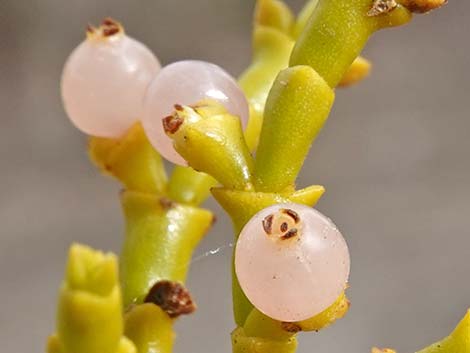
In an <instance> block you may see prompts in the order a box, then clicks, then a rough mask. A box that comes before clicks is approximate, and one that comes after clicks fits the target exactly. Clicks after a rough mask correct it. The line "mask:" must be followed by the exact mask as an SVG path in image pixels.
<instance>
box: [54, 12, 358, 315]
mask: <svg viewBox="0 0 470 353" xmlns="http://www.w3.org/2000/svg"><path fill="white" fill-rule="evenodd" d="M62 97H63V102H64V106H65V109H66V111H67V114H68V116H69V117H70V119H71V120H72V122H73V123H74V124H75V125H76V126H77V127H78V128H79V129H80V130H82V131H83V132H85V133H87V134H89V135H92V136H98V137H106V138H120V137H122V136H123V135H124V134H125V133H126V132H127V131H128V130H129V129H130V127H131V126H132V125H134V124H135V123H137V122H139V119H141V120H140V121H141V123H142V126H143V128H144V130H145V132H146V134H147V137H148V139H149V141H150V142H151V143H152V145H153V146H154V148H155V149H156V150H157V151H158V152H159V153H160V154H161V155H162V156H163V157H165V158H166V159H167V160H169V161H171V162H173V163H175V164H179V165H187V163H186V161H185V160H184V159H183V157H182V156H181V155H180V154H179V153H178V152H177V151H176V150H175V148H174V146H173V141H172V140H171V139H170V137H168V136H167V134H169V133H171V132H172V130H173V129H177V128H178V126H177V125H178V124H177V123H178V120H177V117H178V111H182V110H183V109H184V108H183V106H187V107H191V106H192V107H197V106H198V105H199V104H202V103H203V102H208V101H209V102H214V101H215V102H216V103H217V104H222V105H223V106H224V107H225V109H226V110H227V111H228V112H229V113H230V114H232V115H234V116H237V117H239V119H240V122H241V125H242V126H243V127H244V128H246V126H247V124H248V119H249V107H248V102H247V99H246V98H245V95H244V94H243V92H242V90H241V88H240V87H239V86H238V84H237V83H236V81H235V80H234V79H233V78H232V77H231V76H230V75H229V74H228V73H227V72H225V71H224V70H223V69H222V68H220V67H218V66H216V65H214V64H210V63H207V62H202V61H180V62H176V63H173V64H170V65H168V66H166V67H164V68H161V66H160V63H159V61H158V59H157V58H156V56H155V55H154V54H153V53H152V52H151V51H150V50H149V49H148V48H147V47H146V46H144V45H143V44H141V43H140V42H138V41H136V40H134V39H132V38H130V37H128V36H127V35H126V34H125V33H124V30H123V28H122V26H121V25H120V24H118V23H116V22H115V21H113V20H110V19H107V20H105V21H104V22H103V24H102V25H101V26H100V27H99V28H92V27H90V28H89V29H88V36H87V39H86V40H85V41H84V42H83V43H82V44H80V45H79V46H78V47H77V48H76V49H75V50H74V51H73V53H72V54H71V56H70V57H69V59H68V61H67V63H66V65H65V68H64V72H63V76H62ZM175 117H176V118H175ZM235 268H236V274H237V277H238V279H239V282H240V285H241V287H242V289H243V291H244V292H245V294H246V296H247V297H248V299H249V300H250V301H251V302H252V304H253V305H254V306H255V307H256V308H257V309H259V310H260V311H261V312H263V313H264V314H266V315H267V316H270V317H272V318H274V319H276V320H280V321H284V322H296V321H301V320H305V319H308V318H311V317H312V316H314V315H316V314H319V313H320V312H322V311H324V310H325V309H327V308H328V307H329V306H330V305H331V304H333V303H334V302H335V300H336V299H337V298H338V297H339V296H340V294H341V293H342V292H343V291H344V290H345V288H346V285H347V280H348V275H349V253H348V248H347V245H346V242H345V240H344V238H343V237H342V236H341V234H340V233H339V231H338V230H337V228H336V227H335V226H334V224H333V223H332V222H331V221H330V220H329V219H328V218H327V217H325V216H323V215H322V214H320V213H319V212H317V211H315V210H314V209H312V208H310V207H307V206H303V205H299V204H280V205H275V206H271V207H268V208H266V209H264V210H262V211H261V212H259V213H258V214H256V215H255V216H254V217H253V218H252V219H251V220H250V221H249V222H248V223H247V224H246V226H245V227H244V229H243V230H242V232H241V234H240V237H239V239H238V242H237V249H236V256H235Z"/></svg>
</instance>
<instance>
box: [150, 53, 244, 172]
mask: <svg viewBox="0 0 470 353" xmlns="http://www.w3.org/2000/svg"><path fill="white" fill-rule="evenodd" d="M203 100H215V101H217V102H219V103H221V104H223V105H224V107H225V108H226V109H227V111H228V112H229V113H231V114H233V115H236V116H238V117H240V119H241V123H242V126H243V127H244V128H245V127H246V125H247V123H248V116H249V109H248V102H247V100H246V98H245V95H244V94H243V92H242V90H241V89H240V87H239V86H238V84H237V83H236V81H235V80H234V79H233V78H232V77H231V76H230V75H229V74H228V73H227V72H225V71H224V70H223V69H222V68H220V67H219V66H217V65H214V64H211V63H207V62H203V61H194V60H187V61H179V62H176V63H173V64H170V65H168V66H166V67H164V68H163V69H162V70H161V71H160V73H159V74H158V75H157V76H156V77H155V79H154V80H153V81H152V83H151V84H150V86H149V89H148V91H147V95H146V97H145V107H144V115H143V119H142V122H143V125H144V129H145V131H146V133H147V136H148V138H149V140H150V142H151V143H152V144H153V146H154V147H155V149H157V150H158V152H160V154H161V155H162V156H163V157H165V158H166V159H167V160H169V161H171V162H173V163H175V164H180V165H187V163H186V161H185V160H184V159H183V157H181V156H180V155H179V154H178V152H176V151H175V149H174V148H173V142H172V140H171V139H170V138H169V137H168V136H167V135H166V134H165V131H164V129H163V119H164V118H165V117H167V116H169V115H171V114H172V113H173V112H174V110H175V105H193V104H197V103H199V102H201V101H203Z"/></svg>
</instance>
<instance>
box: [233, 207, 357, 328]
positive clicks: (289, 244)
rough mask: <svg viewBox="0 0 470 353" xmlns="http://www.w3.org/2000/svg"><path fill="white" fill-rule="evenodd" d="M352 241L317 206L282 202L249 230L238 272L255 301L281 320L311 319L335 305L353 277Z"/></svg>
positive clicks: (245, 233) (241, 239)
mask: <svg viewBox="0 0 470 353" xmlns="http://www.w3.org/2000/svg"><path fill="white" fill-rule="evenodd" d="M349 267H350V260H349V251H348V246H347V244H346V241H345V240H344V238H343V237H342V235H341V233H340V232H339V231H338V229H337V228H336V226H335V225H334V224H333V223H332V222H331V220H330V219H329V218H327V217H325V216H324V215H322V214H321V213H320V212H318V211H316V210H315V209H313V208H310V207H307V206H304V205H299V204H279V205H275V206H271V207H268V208H266V209H264V210H262V211H261V212H259V213H258V214H256V215H255V216H254V217H253V218H252V219H251V220H250V221H249V222H248V223H247V224H246V226H245V227H244V228H243V230H242V232H241V234H240V237H239V239H238V242H237V247H236V251H235V271H236V274H237V277H238V281H239V282H240V285H241V287H242V289H243V291H244V293H245V295H246V296H247V297H248V299H249V300H250V302H251V303H252V304H253V305H254V306H255V307H256V308H257V309H258V310H260V311H261V312H262V313H264V314H265V315H267V316H269V317H271V318H274V319H276V320H279V321H285V322H295V321H302V320H306V319H309V318H311V317H313V316H315V315H317V314H319V313H321V312H322V311H324V310H325V309H327V308H328V307H329V306H330V305H332V304H333V303H334V302H335V300H336V299H337V298H338V297H339V295H340V294H341V293H342V292H343V291H344V290H345V288H346V285H347V281H348V276H349Z"/></svg>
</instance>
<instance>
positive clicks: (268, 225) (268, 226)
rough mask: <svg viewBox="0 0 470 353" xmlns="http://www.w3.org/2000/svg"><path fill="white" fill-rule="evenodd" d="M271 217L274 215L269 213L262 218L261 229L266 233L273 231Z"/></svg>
mask: <svg viewBox="0 0 470 353" xmlns="http://www.w3.org/2000/svg"><path fill="white" fill-rule="evenodd" d="M273 219H274V215H272V214H270V215H269V216H267V217H265V218H264V219H263V229H264V231H265V232H266V234H271V233H272V231H273Z"/></svg>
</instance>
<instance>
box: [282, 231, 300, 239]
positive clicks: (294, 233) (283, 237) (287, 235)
mask: <svg viewBox="0 0 470 353" xmlns="http://www.w3.org/2000/svg"><path fill="white" fill-rule="evenodd" d="M297 233H298V230H297V229H296V228H292V229H290V230H289V231H288V232H287V233H286V234H284V235H283V236H282V237H281V239H282V240H287V239H290V238H293V237H295V236H296V235H297Z"/></svg>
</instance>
